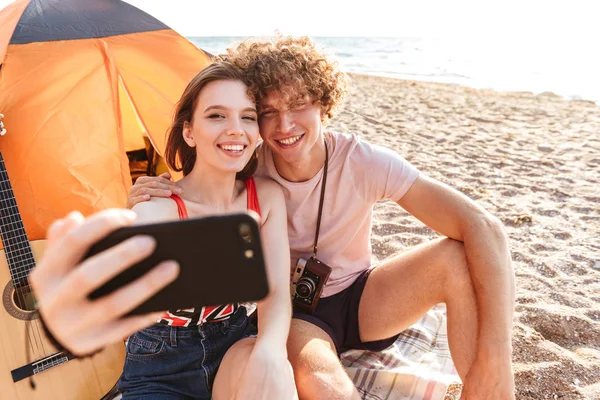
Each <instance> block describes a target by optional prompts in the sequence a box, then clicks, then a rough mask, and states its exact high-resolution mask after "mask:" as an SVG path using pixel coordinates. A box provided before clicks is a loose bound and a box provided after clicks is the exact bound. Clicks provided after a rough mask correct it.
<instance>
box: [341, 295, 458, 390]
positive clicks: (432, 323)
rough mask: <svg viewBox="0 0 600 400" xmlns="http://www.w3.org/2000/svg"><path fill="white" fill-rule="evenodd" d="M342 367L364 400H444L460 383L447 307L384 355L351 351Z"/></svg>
mask: <svg viewBox="0 0 600 400" xmlns="http://www.w3.org/2000/svg"><path fill="white" fill-rule="evenodd" d="M342 364H343V365H344V367H345V368H346V372H347V373H348V375H349V376H350V378H351V379H352V380H353V381H354V384H355V385H356V387H357V388H358V391H359V392H360V394H361V396H362V398H363V399H365V400H399V399H402V400H404V399H406V400H438V399H444V397H445V394H446V391H447V389H448V386H449V385H450V384H452V383H459V382H460V378H459V377H458V374H457V373H456V370H455V368H454V364H453V363H452V358H451V357H450V350H449V348H448V335H447V332H446V307H445V305H444V304H439V305H437V306H435V307H434V308H432V309H431V310H430V311H429V312H427V314H425V315H424V316H423V318H421V320H420V321H418V322H417V323H415V324H414V325H413V326H411V327H410V328H409V329H407V330H406V331H404V332H402V334H401V335H400V337H398V340H396V342H395V343H394V345H393V346H391V347H389V348H387V349H386V350H384V351H381V352H377V353H374V352H370V351H358V350H350V351H347V352H345V353H343V354H342Z"/></svg>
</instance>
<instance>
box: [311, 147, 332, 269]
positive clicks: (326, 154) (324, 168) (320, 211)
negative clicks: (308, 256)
mask: <svg viewBox="0 0 600 400" xmlns="http://www.w3.org/2000/svg"><path fill="white" fill-rule="evenodd" d="M324 144H325V166H324V167H323V180H322V181H321V199H320V200H319V214H318V215H317V231H316V232H315V245H314V247H313V258H317V243H318V242H319V230H320V229H321V215H322V213H323V200H324V199H325V185H326V184H327V166H328V164H329V151H327V142H325V141H324Z"/></svg>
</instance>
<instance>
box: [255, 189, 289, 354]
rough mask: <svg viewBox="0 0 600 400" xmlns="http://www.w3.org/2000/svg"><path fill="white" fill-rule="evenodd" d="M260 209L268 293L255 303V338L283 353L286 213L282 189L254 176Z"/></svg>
mask: <svg viewBox="0 0 600 400" xmlns="http://www.w3.org/2000/svg"><path fill="white" fill-rule="evenodd" d="M256 183H257V190H258V192H259V200H260V204H261V207H262V208H263V211H266V214H265V215H263V224H262V227H261V240H262V244H263V251H264V253H265V262H266V267H267V275H268V279H269V287H270V293H269V295H268V296H267V297H266V298H265V299H264V300H262V301H261V302H259V303H258V316H259V325H258V338H257V341H256V346H258V347H260V346H263V345H266V346H268V347H269V348H270V349H272V351H282V352H284V353H283V354H285V355H286V358H287V351H286V342H287V337H288V333H289V328H290V322H291V318H292V306H291V299H290V290H289V287H290V285H289V284H290V247H289V242H288V234H287V213H286V208H285V199H284V197H283V192H282V191H281V188H280V187H279V185H277V183H275V182H272V181H268V180H262V179H261V180H258V179H257V182H256Z"/></svg>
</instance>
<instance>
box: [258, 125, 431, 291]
mask: <svg viewBox="0 0 600 400" xmlns="http://www.w3.org/2000/svg"><path fill="white" fill-rule="evenodd" d="M325 141H326V143H327V147H328V151H329V168H328V172H327V187H326V189H325V201H324V203H323V215H322V217H321V230H320V233H319V244H318V253H317V258H318V259H319V260H321V261H322V262H324V263H325V264H327V265H329V266H330V267H332V269H333V270H332V272H331V275H330V276H329V280H328V282H327V284H326V286H325V288H324V289H323V293H322V297H327V296H331V295H334V294H336V293H339V292H341V291H342V290H344V289H346V288H347V287H349V286H350V285H351V284H352V283H353V282H354V281H355V279H356V278H357V277H358V275H359V274H360V273H361V272H363V271H365V270H366V269H367V268H369V267H370V265H371V219H372V215H373V206H374V204H375V202H377V201H378V200H383V199H390V200H394V201H398V200H400V199H401V198H402V196H404V194H405V193H406V192H407V191H408V189H409V188H410V187H411V186H412V184H413V183H414V182H415V180H416V179H417V177H418V176H419V171H418V170H417V169H416V168H415V167H414V166H413V165H412V164H410V163H409V162H408V161H406V160H405V159H404V158H402V157H401V156H400V155H399V154H397V153H396V152H394V151H392V150H389V149H386V148H384V147H381V146H377V145H373V144H370V143H367V142H365V141H363V140H361V139H360V138H359V137H358V136H356V135H346V134H341V133H335V132H326V133H325ZM257 151H258V158H259V167H258V170H257V171H256V175H257V176H264V177H268V178H271V179H273V180H274V181H276V182H278V183H279V184H280V185H281V186H282V188H283V193H284V195H285V200H286V205H287V217H288V235H289V240H290V249H291V267H292V269H293V268H294V267H295V266H296V262H297V260H298V258H299V257H302V258H305V259H308V258H309V257H310V256H311V255H312V251H313V244H314V238H315V230H316V226H317V214H318V210H319V199H320V196H321V180H322V177H323V170H322V169H321V171H320V172H318V173H317V174H316V175H315V176H314V177H312V178H311V179H310V180H308V181H306V182H289V181H287V180H285V179H284V178H282V177H281V176H280V175H279V173H278V172H277V170H276V168H275V165H274V163H273V155H272V152H271V150H270V149H269V148H268V147H267V146H264V145H261V146H259V148H258V150H257Z"/></svg>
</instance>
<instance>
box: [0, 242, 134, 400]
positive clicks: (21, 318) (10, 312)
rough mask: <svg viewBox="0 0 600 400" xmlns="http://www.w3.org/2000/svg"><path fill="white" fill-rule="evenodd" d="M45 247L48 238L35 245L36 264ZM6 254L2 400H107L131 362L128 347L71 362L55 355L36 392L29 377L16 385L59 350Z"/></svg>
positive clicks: (0, 324) (1, 270)
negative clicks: (29, 368) (18, 373)
mask: <svg viewBox="0 0 600 400" xmlns="http://www.w3.org/2000/svg"><path fill="white" fill-rule="evenodd" d="M45 244H46V243H45V241H44V240H38V241H35V242H32V243H31V249H32V252H33V257H34V258H35V259H36V260H39V257H40V256H41V254H42V253H43V250H44V248H45ZM0 253H1V254H0V285H2V287H1V290H2V294H3V295H2V303H3V307H2V309H1V311H0V398H2V399H11V400H12V399H15V400H16V399H18V400H34V399H36V400H37V399H40V400H41V399H44V400H48V399H73V400H87V399H90V400H92V399H93V400H97V399H101V398H102V397H103V396H105V395H106V394H107V393H108V392H110V391H111V389H112V388H113V386H114V385H115V384H116V383H117V381H118V379H119V376H120V375H121V372H122V370H123V363H124V360H125V346H124V345H123V344H120V343H119V344H117V345H114V346H111V347H108V348H106V349H104V350H103V351H101V352H100V353H97V354H95V355H94V356H93V357H88V358H84V359H81V360H78V359H71V360H68V361H67V360H66V357H60V356H58V357H55V358H54V359H53V361H52V363H46V365H45V366H44V367H43V368H42V369H44V370H43V371H41V372H37V373H34V374H33V375H32V379H33V381H34V382H35V385H36V388H35V389H32V387H31V384H30V378H29V377H27V378H22V379H21V380H19V381H17V382H15V381H14V376H13V375H12V374H11V372H12V371H15V370H17V369H19V368H20V367H23V366H26V365H28V364H32V363H34V367H35V361H38V360H41V359H44V358H46V357H47V356H49V355H52V354H55V353H57V351H56V349H54V348H53V347H52V345H51V344H50V343H49V342H48V341H47V340H46V338H45V336H44V332H43V330H42V327H41V325H40V322H39V319H38V318H37V314H36V313H35V310H34V305H33V304H28V301H27V298H28V294H29V293H28V290H27V289H26V290H20V291H15V289H14V287H13V284H12V282H13V281H12V279H11V275H10V273H9V267H8V265H7V262H6V260H7V257H6V256H5V254H4V250H0ZM29 297H30V296H29ZM32 318H33V319H32ZM27 319H31V322H30V326H29V329H28V334H29V339H30V340H29V343H30V345H29V349H30V350H29V360H28V359H27V351H26V345H27V342H26V340H25V335H26V328H25V325H26V322H25V321H26V320H27ZM53 364H56V365H55V366H53ZM49 365H50V367H48V366H49Z"/></svg>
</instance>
